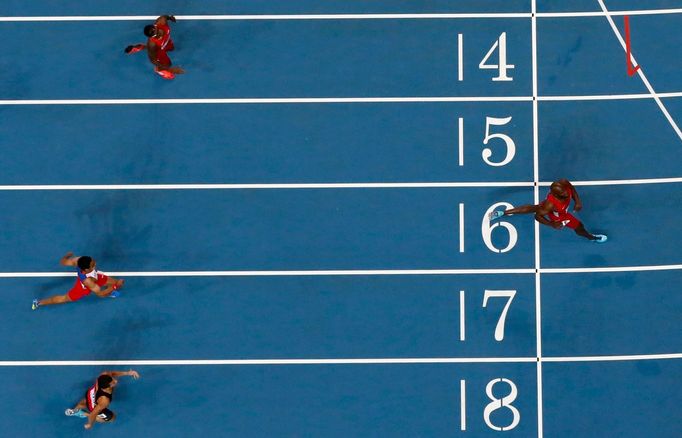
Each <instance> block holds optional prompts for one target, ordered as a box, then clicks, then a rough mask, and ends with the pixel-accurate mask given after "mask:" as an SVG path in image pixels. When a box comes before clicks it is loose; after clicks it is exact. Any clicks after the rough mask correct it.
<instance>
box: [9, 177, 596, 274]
mask: <svg viewBox="0 0 682 438" xmlns="http://www.w3.org/2000/svg"><path fill="white" fill-rule="evenodd" d="M502 200H505V201H508V202H511V203H513V204H520V203H524V202H526V203H527V202H532V192H531V190H529V189H525V191H522V190H519V189H494V190H490V189H480V190H472V189H398V190H395V189H373V190H368V189H361V190H357V189H350V190H348V189H341V190H286V191H279V190H264V191H263V190H248V191H242V190H240V191H233V190H230V191H215V190H208V191H203V190H199V191H102V192H92V191H86V192H63V191H57V192H54V191H53V192H4V193H3V194H2V195H0V202H5V203H7V204H9V205H12V204H19V203H20V204H22V205H26V206H31V208H26V209H23V210H20V211H14V212H12V214H9V212H7V213H6V214H5V216H4V217H3V221H4V223H5V224H6V227H7V228H6V229H7V230H11V232H8V233H6V234H3V235H2V236H1V237H0V239H1V240H0V244H2V246H3V247H7V248H15V250H14V251H13V252H12V253H11V254H10V253H4V254H3V255H2V259H1V260H2V263H3V265H4V269H5V270H6V271H26V270H28V271H32V270H37V271H45V270H47V271H53V270H54V269H55V261H56V260H58V259H59V257H61V256H62V254H63V253H64V251H65V250H66V249H72V250H73V251H74V252H76V253H79V254H82V253H84V252H87V253H91V254H92V255H93V256H94V257H95V258H98V259H99V260H100V264H101V268H102V269H104V270H109V271H140V270H147V271H156V270H224V269H247V270H252V269H255V270H259V269H293V270H299V269H427V268H436V269H437V268H528V267H532V266H533V255H532V248H533V241H532V239H533V224H532V219H531V218H530V217H527V218H523V219H520V220H518V221H516V222H517V223H516V224H515V226H516V227H517V229H518V235H519V240H518V243H517V244H516V246H515V248H514V249H513V250H511V251H510V252H507V253H503V254H499V253H493V252H492V251H490V250H489V249H488V248H487V247H486V246H485V244H484V242H483V239H482V237H481V223H482V219H483V216H484V214H485V211H486V210H487V209H488V207H490V206H491V205H493V204H494V203H496V202H499V201H502ZM459 203H464V205H465V235H464V239H465V252H464V253H460V252H459V223H458V222H459V219H458V217H459ZM57 218H58V219H57ZM25 229H30V230H33V231H32V232H31V233H21V232H19V230H25ZM48 236H49V237H48ZM508 240H509V239H508V236H507V233H506V232H505V231H502V230H501V231H495V232H494V234H493V243H494V244H495V245H496V246H497V247H498V248H504V247H505V246H506V245H507V242H508ZM275 242H277V244H276V245H275V244H274V243H275ZM582 243H584V242H582ZM582 248H585V247H584V246H583V247H582Z"/></svg>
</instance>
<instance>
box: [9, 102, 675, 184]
mask: <svg viewBox="0 0 682 438" xmlns="http://www.w3.org/2000/svg"><path fill="white" fill-rule="evenodd" d="M460 117H461V118H463V119H464V131H463V138H464V163H463V166H459V165H458V138H459V132H458V118H460ZM486 117H496V118H506V117H512V119H511V121H510V122H509V123H508V124H506V125H504V126H500V127H496V126H493V127H492V128H491V129H490V131H491V133H497V132H501V133H504V134H506V135H509V136H510V137H511V138H512V139H513V140H514V142H515V145H516V153H515V156H514V158H513V160H512V161H511V162H510V163H509V164H508V165H506V166H503V167H493V166H489V165H487V164H485V163H484V161H483V158H482V153H483V149H484V148H490V149H491V150H492V151H493V154H492V156H491V157H490V160H492V161H495V162H501V161H502V160H504V158H505V155H506V153H507V148H506V147H505V144H504V142H503V141H502V140H500V139H492V140H490V142H489V144H488V145H483V139H484V138H485V127H486ZM37 121H40V123H38V124H37V123H36V122H37ZM1 127H4V128H6V129H4V130H3V129H0V138H3V139H4V140H5V141H7V142H11V143H12V144H13V145H14V146H13V147H11V148H7V149H6V150H5V151H4V155H3V159H4V161H5V163H6V169H5V171H4V172H3V175H2V178H1V180H2V181H1V182H0V184H60V183H61V184H133V183H135V184H140V183H305V182H309V183H318V182H439V181H532V179H533V174H532V160H533V155H532V152H533V147H532V106H531V104H529V103H525V102H519V103H506V104H504V105H500V104H499V103H477V104H472V103H403V104H395V103H394V104H388V103H379V104H370V103H363V104H320V105H318V104H298V105H139V106H132V107H131V106H125V105H113V106H108V105H107V106H91V105H74V106H29V107H11V108H10V107H2V106H0V128H1ZM2 132H4V135H3V134H2ZM114 133H115V134H114ZM93 139H96V140H95V141H93ZM675 146H677V145H675ZM26 149H31V150H34V151H36V153H39V154H40V156H41V157H42V158H43V159H41V160H35V159H34V157H33V156H32V155H27V154H26V153H25V150H26ZM190 150H191V151H192V153H188V151H190ZM86 151H87V152H86ZM84 153H87V154H88V155H91V156H95V157H97V158H96V161H97V163H96V170H94V171H81V170H79V162H80V158H79V156H81V155H82V154H84Z"/></svg>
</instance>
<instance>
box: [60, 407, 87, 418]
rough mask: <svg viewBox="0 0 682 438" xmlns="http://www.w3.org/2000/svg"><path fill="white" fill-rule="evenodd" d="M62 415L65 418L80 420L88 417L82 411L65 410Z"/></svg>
mask: <svg viewBox="0 0 682 438" xmlns="http://www.w3.org/2000/svg"><path fill="white" fill-rule="evenodd" d="M64 414H66V416H67V417H80V418H85V417H87V416H88V415H87V414H86V413H85V412H83V410H82V409H78V410H76V409H67V410H65V411H64Z"/></svg>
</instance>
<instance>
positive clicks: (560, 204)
mask: <svg viewBox="0 0 682 438" xmlns="http://www.w3.org/2000/svg"><path fill="white" fill-rule="evenodd" d="M566 191H567V192H568V197H567V198H566V200H565V201H562V200H560V199H559V198H557V197H556V196H554V195H553V194H552V192H549V194H548V195H547V200H548V201H549V202H551V203H552V205H553V206H554V211H553V213H554V215H555V216H562V215H565V214H566V213H568V206H569V205H570V204H571V199H573V190H571V189H570V188H567V189H566Z"/></svg>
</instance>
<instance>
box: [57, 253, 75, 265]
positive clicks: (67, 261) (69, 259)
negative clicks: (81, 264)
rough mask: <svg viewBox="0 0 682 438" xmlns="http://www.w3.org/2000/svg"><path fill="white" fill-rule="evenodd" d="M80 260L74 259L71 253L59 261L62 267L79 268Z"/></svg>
mask: <svg viewBox="0 0 682 438" xmlns="http://www.w3.org/2000/svg"><path fill="white" fill-rule="evenodd" d="M78 258H79V257H74V255H73V253H72V252H71V251H69V252H67V253H66V254H64V257H62V258H61V259H60V260H59V264H60V265H62V266H78V265H77V263H78Z"/></svg>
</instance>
